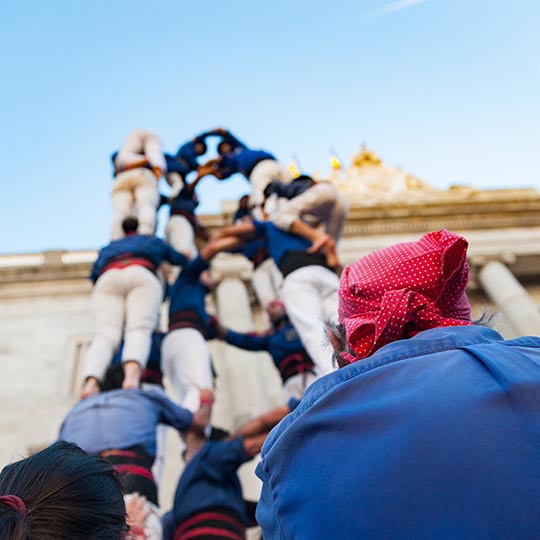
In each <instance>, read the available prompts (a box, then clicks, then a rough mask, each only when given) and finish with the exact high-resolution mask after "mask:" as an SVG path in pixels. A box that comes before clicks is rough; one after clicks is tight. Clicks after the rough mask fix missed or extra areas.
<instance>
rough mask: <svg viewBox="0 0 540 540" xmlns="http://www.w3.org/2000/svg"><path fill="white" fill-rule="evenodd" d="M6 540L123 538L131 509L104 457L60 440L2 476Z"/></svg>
mask: <svg viewBox="0 0 540 540" xmlns="http://www.w3.org/2000/svg"><path fill="white" fill-rule="evenodd" d="M0 531H1V533H2V534H1V535H0V536H1V538H2V540H42V539H54V540H123V539H124V538H125V535H126V531H127V527H126V508H125V505H124V499H123V495H122V489H121V487H120V484H119V482H118V480H117V477H116V473H115V472H114V471H113V470H112V468H111V466H110V465H109V464H108V463H107V462H106V461H105V460H103V459H102V458H99V457H95V456H90V455H89V454H87V453H86V452H84V451H83V450H81V449H80V448H79V447H78V446H75V445H74V444H71V443H67V442H63V441H59V442H56V443H54V444H53V445H51V446H49V447H48V448H46V449H45V450H42V451H41V452H39V453H37V454H35V455H33V456H31V457H29V458H27V459H23V460H21V461H18V462H16V463H13V464H11V465H8V466H7V467H5V468H4V469H3V470H2V472H1V473H0Z"/></svg>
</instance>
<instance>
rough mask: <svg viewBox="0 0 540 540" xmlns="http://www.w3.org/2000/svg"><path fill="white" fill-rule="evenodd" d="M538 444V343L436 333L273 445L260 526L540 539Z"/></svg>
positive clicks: (348, 534)
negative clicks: (309, 470) (311, 471)
mask: <svg viewBox="0 0 540 540" xmlns="http://www.w3.org/2000/svg"><path fill="white" fill-rule="evenodd" d="M328 426H333V427H332V428H331V429H329V428H328ZM306 433H309V436H307V437H306V436H305V434H306ZM338 433H339V435H338V436H336V434H338ZM539 440H540V339H538V338H521V339H518V340H515V341H509V342H506V341H503V340H502V338H501V337H500V336H499V335H498V334H497V333H496V332H494V331H493V330H491V329H488V328H483V327H475V326H470V327H457V328H439V329H434V330H429V331H426V332H422V333H420V334H419V335H418V336H417V337H413V338H412V339H410V340H406V341H397V342H395V343H391V344H389V345H386V346H385V347H384V348H383V349H381V350H380V351H377V352H376V353H375V354H374V355H373V356H371V357H370V360H369V361H364V362H356V363H354V364H351V365H350V366H347V367H345V368H343V369H341V370H339V371H336V372H334V373H332V374H330V375H328V376H326V377H325V378H324V380H322V381H317V382H315V383H314V384H313V385H312V386H311V387H310V388H309V389H308V391H307V393H306V395H305V396H304V400H303V402H302V403H301V404H300V406H299V407H298V409H297V410H296V411H295V412H294V413H293V414H292V415H291V417H290V418H288V419H286V420H285V421H284V424H283V425H282V426H280V427H279V428H278V431H277V432H276V433H274V434H272V436H271V437H270V438H269V440H268V442H267V445H266V447H265V451H264V454H265V456H264V457H265V467H264V468H261V469H260V470H259V472H260V473H261V474H263V475H264V476H265V479H266V481H267V482H268V484H269V486H273V488H274V490H273V496H272V499H271V500H269V499H268V497H269V496H270V492H269V491H268V490H266V491H265V493H264V494H263V502H262V504H261V505H260V512H259V515H258V517H259V519H260V520H261V522H262V523H263V524H264V526H266V527H267V532H266V534H265V538H273V539H281V538H283V539H285V538H292V536H290V531H291V530H296V531H299V533H298V535H297V536H294V538H306V539H307V538H332V537H334V538H388V539H394V538H437V539H439V540H443V539H448V540H450V539H452V540H463V539H486V540H488V539H493V538H506V539H509V538H534V537H536V536H537V534H538V533H537V531H538V526H539V525H540V518H539V516H540V502H539V501H538V498H537V497H536V495H535V494H536V493H537V492H538V490H539V489H540V478H539V477H538V475H537V474H536V470H537V469H538V466H539V464H540V453H539V451H538V441H539ZM278 460H279V464H278ZM300 463H303V464H306V466H307V467H308V468H311V467H313V468H316V470H317V474H310V475H306V474H305V471H304V469H303V468H302V467H300V466H299V464H300ZM310 464H311V465H310ZM278 482H280V484H279V488H277V487H276V485H277V483H278ZM282 482H285V483H286V486H287V487H284V486H283V484H282ZM295 486H296V487H295ZM298 490H300V491H298ZM322 492H324V498H320V499H319V498H318V497H316V496H313V495H314V494H317V493H322ZM306 494H311V495H310V496H309V497H305V496H304V495H306ZM317 501H320V503H317ZM263 508H264V510H263ZM270 508H272V512H271V513H270V512H269V509H270ZM288 508H295V512H294V513H290V512H288V510H287V509H288ZM282 515H285V516H286V518H284V519H283V520H282V519H281V516H282ZM307 516H309V519H307ZM278 522H281V523H282V524H283V527H284V530H282V531H280V532H278V530H279V529H277V527H278V525H277V523H278Z"/></svg>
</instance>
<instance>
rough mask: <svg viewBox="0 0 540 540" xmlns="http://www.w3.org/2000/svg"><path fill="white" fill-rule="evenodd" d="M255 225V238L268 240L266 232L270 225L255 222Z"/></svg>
mask: <svg viewBox="0 0 540 540" xmlns="http://www.w3.org/2000/svg"><path fill="white" fill-rule="evenodd" d="M253 225H254V227H255V238H266V231H267V228H268V226H267V225H268V224H267V223H266V222H264V221H257V220H256V219H254V220H253Z"/></svg>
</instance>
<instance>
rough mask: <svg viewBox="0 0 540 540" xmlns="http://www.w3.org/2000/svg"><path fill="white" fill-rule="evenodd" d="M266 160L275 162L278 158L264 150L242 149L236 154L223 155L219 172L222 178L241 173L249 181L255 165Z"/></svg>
mask: <svg viewBox="0 0 540 540" xmlns="http://www.w3.org/2000/svg"><path fill="white" fill-rule="evenodd" d="M265 159H273V160H275V159H276V158H275V157H274V156H273V155H272V154H270V153H269V152H266V151H264V150H251V149H250V148H242V149H241V150H239V151H237V152H235V153H231V154H223V155H222V156H221V161H220V163H219V170H220V172H221V176H222V178H228V177H229V176H231V175H233V174H235V173H241V174H243V175H244V176H245V177H246V178H247V179H248V180H249V175H250V174H251V172H252V171H253V169H254V167H255V165H257V164H258V163H259V162H260V161H263V160H265Z"/></svg>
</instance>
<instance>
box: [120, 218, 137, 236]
mask: <svg viewBox="0 0 540 540" xmlns="http://www.w3.org/2000/svg"><path fill="white" fill-rule="evenodd" d="M138 227H139V220H138V219H137V218H136V217H133V216H130V217H127V218H125V219H124V220H123V221H122V230H123V231H124V233H125V234H129V233H132V232H137V228H138Z"/></svg>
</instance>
